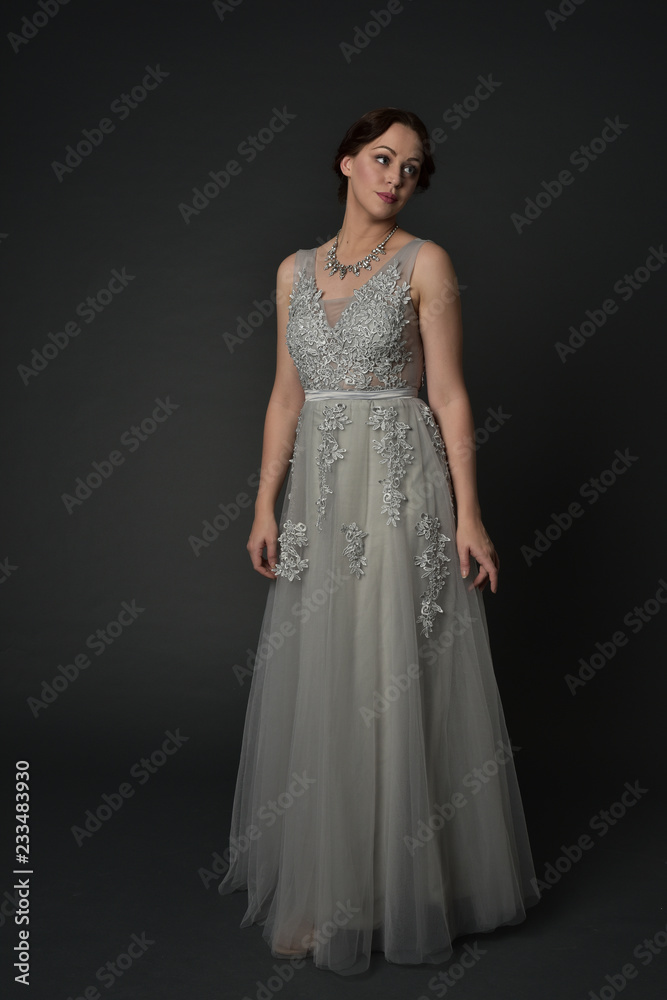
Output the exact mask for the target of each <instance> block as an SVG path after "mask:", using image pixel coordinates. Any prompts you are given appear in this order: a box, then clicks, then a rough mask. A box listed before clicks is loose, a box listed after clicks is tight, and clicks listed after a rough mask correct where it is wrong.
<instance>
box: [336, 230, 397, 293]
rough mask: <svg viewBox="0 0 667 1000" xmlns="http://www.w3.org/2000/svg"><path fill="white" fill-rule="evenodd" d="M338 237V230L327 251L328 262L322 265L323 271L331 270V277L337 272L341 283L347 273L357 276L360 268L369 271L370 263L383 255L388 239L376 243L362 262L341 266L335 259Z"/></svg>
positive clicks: (392, 233)
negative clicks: (350, 272)
mask: <svg viewBox="0 0 667 1000" xmlns="http://www.w3.org/2000/svg"><path fill="white" fill-rule="evenodd" d="M397 229H398V226H397V225H396V226H394V228H393V229H392V231H391V232H390V233H389V236H393V235H394V233H395V232H396V230H397ZM339 236H340V229H339V230H338V232H337V233H336V239H335V240H334V242H333V246H332V247H331V249H330V250H329V251H327V255H326V258H325V260H328V263H327V264H325V265H324V270H325V271H327V270H329V269H331V270H329V274H330V275H331V276H332V277H333V275H334V274H336V272H337V271H339V272H340V277H341V281H342V280H343V278H344V277H345V275H346V274H347V272H348V271H352V272H353V273H354V274H359V272H360V270H361V268H362V267H365V268H366V270H367V271H370V268H371V261H372V260H379V259H380V256H379V255H380V254H384V245H385V243H386V242H387V240H388V239H389V236H385V238H384V239H383V240H382V243H378V245H377V246H376V248H375V250H371V252H370V253H368V254H366V256H365V257H364V258H363V260H358V261H357V263H356V264H341V262H340V261H339V260H338V257H336V250H337V248H338V237H339Z"/></svg>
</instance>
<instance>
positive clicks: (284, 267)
mask: <svg viewBox="0 0 667 1000" xmlns="http://www.w3.org/2000/svg"><path fill="white" fill-rule="evenodd" d="M423 155H424V154H423V150H422V146H421V142H420V139H419V136H418V135H417V134H416V133H415V132H414V131H413V130H412V129H410V128H408V127H407V126H405V125H402V124H400V123H398V122H395V123H394V124H393V125H392V126H391V127H390V128H388V129H387V131H386V132H384V133H383V135H381V136H378V137H377V138H376V139H373V140H371V142H369V143H368V144H367V145H366V146H364V147H363V148H362V149H361V150H360V151H359V152H358V153H357V154H356V155H355V156H353V157H352V156H347V157H345V158H344V159H343V160H342V161H341V164H340V167H341V170H342V172H343V174H344V175H345V176H347V178H348V193H347V203H346V207H345V216H344V219H343V223H342V225H341V232H340V237H339V241H338V248H337V252H336V255H337V257H338V259H339V260H340V261H341V263H343V264H351V263H354V262H356V261H357V260H360V259H361V258H362V257H365V256H366V254H367V253H369V251H370V250H372V249H374V248H375V247H376V246H377V244H378V243H380V242H381V241H382V240H383V239H384V238H385V237H386V236H387V235H388V233H390V232H391V230H392V229H393V228H394V226H395V225H396V224H397V218H396V217H397V215H398V213H399V212H400V210H401V209H402V208H403V206H404V205H405V204H406V203H407V202H408V200H409V199H410V197H411V196H412V194H413V193H414V190H415V187H416V183H417V178H418V176H419V166H420V163H421V161H422V159H423ZM380 191H381V192H384V193H390V194H394V195H395V196H396V201H394V202H392V203H387V202H385V201H383V200H382V199H381V198H380V197H379V196H378V192H380ZM412 239H414V237H413V236H412V235H411V234H410V233H407V232H406V231H405V230H403V229H400V228H399V229H397V230H396V232H395V233H394V234H393V235H392V236H391V238H390V240H389V241H388V242H387V244H386V246H385V253H386V255H387V257H386V258H382V257H381V258H380V263H378V265H377V266H381V263H384V260H385V259H388V258H389V256H390V255H392V254H394V253H396V251H397V250H398V249H400V247H401V246H403V244H405V243H408V242H409V241H410V240H412ZM333 242H334V241H333V239H332V240H330V241H329V242H328V243H326V244H324V245H323V246H321V247H320V248H319V250H318V252H317V256H316V262H315V267H316V281H317V285H318V287H319V288H321V289H324V291H323V294H322V298H325V299H327V298H334V297H336V296H341V295H352V293H353V290H354V289H355V288H358V287H360V285H362V284H363V283H364V282H365V281H367V280H368V278H369V277H370V275H372V274H373V273H374V272H373V269H372V268H371V271H366V270H365V269H362V270H361V273H360V274H359V275H358V276H357V275H355V274H354V273H353V272H348V273H347V274H346V275H345V277H344V278H343V279H341V278H340V277H339V276H338V275H336V276H335V277H333V278H331V277H329V274H328V272H325V271H324V270H323V264H324V260H325V256H326V253H327V251H328V250H329V248H330V247H331V246H332V245H333ZM294 258H295V254H290V256H289V257H286V258H285V260H283V261H282V263H281V264H280V267H279V268H278V273H277V278H276V292H277V302H276V309H277V324H278V343H277V358H276V376H275V381H274V384H273V389H272V391H271V396H270V398H269V403H268V406H267V411H266V418H265V422H264V440H263V450H262V463H261V473H260V484H259V489H258V492H257V499H256V501H255V519H254V521H253V525H252V529H251V532H250V537H249V538H248V542H247V546H246V547H247V549H248V552H249V554H250V558H251V560H252V564H253V567H254V568H255V569H256V570H257V572H258V573H261V574H262V576H266V577H268V578H269V579H271V580H275V579H277V576H276V574H275V573H274V572H273V570H272V569H271V567H272V566H275V564H276V563H277V561H278V559H279V551H278V534H279V531H278V524H277V521H276V518H275V513H274V511H275V505H276V500H277V498H278V496H279V494H280V491H281V489H282V486H283V483H284V481H285V477H286V475H287V471H288V468H289V459H290V458H291V457H292V452H293V448H294V440H295V436H296V425H297V420H298V417H299V411H300V410H301V407H302V405H303V402H304V400H305V394H304V391H303V387H302V385H301V382H300V381H299V375H298V372H297V369H296V366H295V364H294V362H293V360H292V358H291V356H290V354H289V351H288V349H287V342H286V339H285V338H286V327H287V310H288V306H289V295H290V292H291V291H292V282H293V279H294ZM410 295H411V297H412V302H413V305H414V308H415V311H416V313H417V315H418V317H419V329H420V334H421V338H422V343H423V349H424V365H425V368H426V380H427V392H428V405H429V407H430V408H431V410H432V411H433V414H434V416H435V419H436V421H437V423H438V426H439V427H440V432H441V434H442V438H443V440H444V442H445V447H446V449H447V461H448V464H449V469H450V473H451V477H452V484H453V487H454V493H455V495H456V509H457V529H456V548H457V551H458V555H459V560H460V565H461V575H462V577H463V578H464V579H465V578H467V576H468V574H469V572H470V561H471V557H473V558H474V559H475V560H476V561H477V564H478V567H479V572H478V573H477V575H476V576H475V578H474V579H473V580H472V581H471V583H470V585H469V587H468V589H469V590H472V589H473V588H474V587H477V588H478V589H479V591H480V592H481V591H483V590H484V588H485V587H486V585H487V584H490V587H491V591H492V592H493V593H496V591H497V590H498V571H499V568H500V560H499V558H498V554H497V552H496V550H495V548H494V545H493V542H492V541H491V539H490V538H489V535H488V533H487V531H486V528H485V527H484V524H483V523H482V516H481V511H480V505H479V500H478V496H477V472H476V461H475V456H476V453H475V441H474V430H475V428H474V422H473V415H472V408H471V406H470V400H469V397H468V392H467V389H466V386H465V382H464V378H463V363H462V345H463V329H462V321H461V301H460V296H459V294H458V283H457V280H456V274H455V272H454V267H453V264H452V261H451V258H450V257H449V254H448V253H447V251H446V250H444V249H443V248H442V247H440V246H438V245H437V244H435V243H424V244H423V245H422V246H421V247H420V249H419V253H418V254H417V257H416V260H415V264H414V268H413V271H412V275H411V278H410ZM265 548H266V556H263V554H262V553H263V551H264V549H265Z"/></svg>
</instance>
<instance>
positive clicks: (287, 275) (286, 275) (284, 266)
mask: <svg viewBox="0 0 667 1000" xmlns="http://www.w3.org/2000/svg"><path fill="white" fill-rule="evenodd" d="M297 253H298V251H295V252H294V253H291V254H290V255H289V256H288V257H285V259H284V260H281V262H280V264H279V265H278V274H277V279H278V282H279V283H280V282H285V281H287V280H288V279H289V283H290V287H291V284H292V278H293V276H294V264H295V263H296V255H297Z"/></svg>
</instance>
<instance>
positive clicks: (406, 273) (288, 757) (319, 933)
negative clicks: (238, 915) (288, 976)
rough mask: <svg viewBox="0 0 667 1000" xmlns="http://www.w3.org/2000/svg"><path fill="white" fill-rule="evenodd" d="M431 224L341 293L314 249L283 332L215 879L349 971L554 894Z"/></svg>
mask: <svg viewBox="0 0 667 1000" xmlns="http://www.w3.org/2000/svg"><path fill="white" fill-rule="evenodd" d="M424 242H427V241H426V240H423V239H414V240H412V241H410V242H409V243H406V244H405V245H404V246H403V247H401V248H400V249H399V250H398V252H397V253H395V254H393V255H392V256H391V257H388V259H387V261H386V262H385V263H384V264H383V265H382V266H381V267H380V266H377V265H373V267H374V273H373V274H372V275H371V277H370V278H369V279H368V280H367V281H366V282H365V283H364V284H363V285H362V286H361V287H360V288H357V289H355V291H354V294H353V295H352V296H347V297H345V298H338V299H326V300H323V301H320V298H321V295H322V290H320V289H318V285H317V282H316V278H315V270H314V266H315V253H316V249H309V250H299V251H298V252H297V254H296V259H295V266H294V283H293V287H292V293H291V295H290V306H289V313H288V324H287V332H286V339H287V345H288V348H289V352H290V355H291V357H292V359H293V361H294V364H295V365H296V367H297V370H298V373H299V378H300V381H301V384H302V385H303V388H304V390H305V397H306V398H305V401H304V403H303V406H302V408H301V411H300V414H299V419H298V423H297V428H296V438H295V442H294V449H293V452H292V458H291V459H290V463H291V465H290V469H289V474H288V479H287V489H286V494H285V499H284V501H283V504H282V510H281V514H280V518H279V520H278V525H279V531H280V534H279V562H278V565H277V570H276V573H277V579H276V580H272V581H271V582H270V584H269V593H268V597H267V602H266V608H265V612H264V617H263V621H262V626H261V633H260V639H259V643H258V648H257V654H256V657H255V662H254V667H253V676H252V682H251V686H250V691H249V698H248V706H247V714H246V720H245V728H244V733H243V741H242V748H241V756H240V765H239V769H238V777H237V783H236V791H235V797H234V803H233V811H232V820H231V831H230V839H229V848H228V849H227V852H226V856H227V858H228V859H229V868H228V870H227V871H226V874H225V876H224V878H223V879H222V881H221V883H220V884H219V886H218V890H219V892H220V893H223V894H224V893H228V892H232V891H233V890H236V889H246V888H247V892H248V907H247V910H246V913H245V915H244V917H243V920H242V922H241V925H240V926H241V927H246V926H248V925H250V924H252V923H259V924H263V937H264V939H265V940H266V942H267V943H268V944H269V946H270V948H271V952H272V954H273V955H275V956H276V957H278V956H284V955H285V954H290V953H293V954H295V955H299V956H306V955H311V956H312V958H313V961H314V963H315V965H316V966H317V967H319V968H325V969H331V970H333V971H335V972H338V973H341V974H350V973H358V972H363V971H364V970H365V969H367V968H368V966H369V962H370V953H371V951H382V952H384V956H385V958H386V959H387V960H388V961H390V962H396V963H417V964H418V963H425V962H428V963H436V962H443V961H445V960H447V959H449V958H450V957H451V956H452V953H453V949H452V941H453V940H454V938H456V937H457V936H459V935H461V934H466V933H476V932H482V931H490V930H493V929H494V928H496V927H498V926H500V925H502V924H517V923H520V922H521V921H522V920H524V919H525V916H526V913H525V911H526V908H527V907H529V906H531V905H533V904H534V903H536V902H537V901H538V899H539V898H540V893H539V890H538V888H537V884H536V882H535V881H534V880H535V871H534V867H533V861H532V856H531V850H530V845H529V840H528V834H527V830H526V825H525V818H524V813H523V807H522V802H521V797H520V792H519V787H518V783H517V777H516V772H515V767H514V759H513V756H514V749H513V747H512V745H511V742H510V740H509V737H508V733H507V729H506V724H505V719H504V715H503V709H502V705H501V701H500V697H499V693H498V688H497V684H496V680H495V675H494V671H493V665H492V659H491V652H490V646H489V638H488V631H487V623H486V618H485V611H484V602H483V595H482V594H480V593H479V591H478V590H477V589H473V590H472V591H469V590H468V587H469V585H470V583H471V581H472V580H473V579H474V577H475V576H476V574H477V571H478V566H477V563H476V561H475V560H474V559H471V571H470V573H469V575H468V578H467V579H466V580H464V579H463V578H462V577H461V570H460V564H459V558H458V553H457V549H456V545H455V538H456V520H457V514H456V501H455V496H454V492H453V489H452V482H451V477H450V473H449V467H448V464H447V455H446V448H445V445H444V441H443V438H442V436H441V433H440V430H439V427H438V424H437V422H436V420H435V418H434V414H433V413H432V411H431V410H430V408H429V406H428V405H427V404H426V403H425V402H424V401H423V400H422V399H420V398H419V396H418V392H419V389H420V386H421V385H423V376H424V356H423V349H422V342H421V337H420V334H419V322H418V317H417V315H416V312H415V310H414V307H413V305H412V300H411V297H410V293H409V289H410V284H409V280H410V275H411V273H412V268H413V265H414V261H415V258H416V256H417V253H418V251H419V248H420V247H421V245H422V244H423V243H424ZM375 268H377V269H375ZM324 277H325V280H326V279H327V278H328V275H324ZM336 280H337V279H336V277H334V278H333V279H330V281H331V285H330V286H328V287H331V286H332V285H333V282H334V281H336ZM323 284H324V283H323ZM307 932H310V933H309V934H308V933H307ZM286 949H288V950H287V951H286ZM290 950H291V951H290Z"/></svg>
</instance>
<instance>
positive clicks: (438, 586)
mask: <svg viewBox="0 0 667 1000" xmlns="http://www.w3.org/2000/svg"><path fill="white" fill-rule="evenodd" d="M415 528H416V531H417V534H418V535H424V536H425V537H426V538H427V539H428V541H429V545H427V547H426V548H425V549H424V551H423V552H422V554H421V555H420V556H415V557H414V558H415V564H416V565H417V566H419V567H420V569H423V571H424V572H423V573H422V578H424V577H428V588H427V589H426V590H425V591H424V593H423V594H421V597H420V599H421V614H420V615H419V617H418V618H417V623H419V622H421V623H422V624H423V628H422V635H426V636H428V635H430V633H431V631H432V629H433V626H434V624H435V616H436V614H438V613H440V614H442V608H441V607H440V605H439V604H438V603H437V601H436V598H437V597H438V594H439V593H440V591H441V590H442V588H443V587H444V585H445V579H446V577H448V576H449V567H448V566H446V565H445V563H448V562H450V561H451V560H450V558H449V556H447V555H445V544H446V543H447V542H450V541H451V538H448V537H447V535H445V534H443V533H442V532H441V531H440V519H439V518H438V517H435V516H431V515H430V514H426V513H424V514H422V516H421V517H420V519H419V521H417V524H416V525H415Z"/></svg>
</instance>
